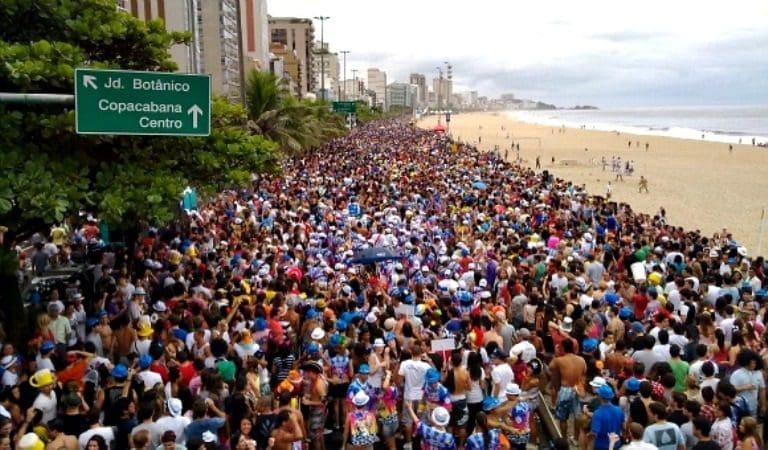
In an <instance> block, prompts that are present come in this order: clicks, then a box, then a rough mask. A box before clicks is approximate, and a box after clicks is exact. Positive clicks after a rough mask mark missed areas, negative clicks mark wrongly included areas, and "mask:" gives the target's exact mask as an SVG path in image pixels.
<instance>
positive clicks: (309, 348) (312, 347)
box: [307, 342, 320, 353]
mask: <svg viewBox="0 0 768 450" xmlns="http://www.w3.org/2000/svg"><path fill="white" fill-rule="evenodd" d="M319 351H320V346H319V345H317V342H310V343H309V345H307V353H317V352H319Z"/></svg>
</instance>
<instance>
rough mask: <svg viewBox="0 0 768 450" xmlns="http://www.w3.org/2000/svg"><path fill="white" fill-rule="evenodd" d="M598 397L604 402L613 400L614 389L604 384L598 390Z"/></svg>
mask: <svg viewBox="0 0 768 450" xmlns="http://www.w3.org/2000/svg"><path fill="white" fill-rule="evenodd" d="M597 395H598V396H599V397H600V398H602V399H603V400H613V397H614V394H613V388H611V387H610V386H608V385H607V384H604V385H602V386H600V387H599V388H597Z"/></svg>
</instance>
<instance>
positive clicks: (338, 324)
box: [336, 320, 347, 331]
mask: <svg viewBox="0 0 768 450" xmlns="http://www.w3.org/2000/svg"><path fill="white" fill-rule="evenodd" d="M336 329H337V330H339V331H344V330H346V329H347V322H345V321H343V320H337V321H336Z"/></svg>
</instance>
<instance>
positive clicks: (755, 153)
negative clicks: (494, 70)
mask: <svg viewBox="0 0 768 450" xmlns="http://www.w3.org/2000/svg"><path fill="white" fill-rule="evenodd" d="M436 124H437V117H436V116H431V117H426V118H423V119H422V120H420V121H419V126H422V127H430V128H431V127H434V126H435V125H436ZM502 127H504V129H503V130H502ZM449 133H450V134H451V136H452V137H454V138H456V139H459V140H461V141H464V142H471V143H475V144H477V145H478V146H479V147H480V148H482V149H484V150H492V149H494V147H495V146H498V147H499V149H500V151H501V153H502V154H504V150H505V149H510V146H511V144H512V143H513V142H514V143H515V144H519V145H520V152H519V157H520V158H521V159H522V160H523V164H527V165H530V166H532V167H533V166H534V165H535V161H536V158H537V156H538V157H540V161H541V170H549V171H550V173H552V174H554V175H555V176H556V177H559V178H563V179H566V180H572V181H573V182H575V183H578V184H584V185H586V187H587V189H588V190H589V192H590V193H593V194H598V195H603V196H604V195H605V194H606V191H607V185H608V181H611V184H612V195H611V198H612V199H614V200H616V201H619V202H627V203H629V204H631V205H632V208H633V209H635V210H636V211H642V212H645V213H649V214H655V213H657V212H658V210H659V207H661V206H663V207H664V208H665V209H666V211H667V220H668V223H670V224H672V225H677V226H683V227H685V228H686V229H698V230H701V231H702V232H703V233H705V234H706V235H709V236H711V235H712V234H713V233H715V232H722V229H723V228H727V229H728V231H730V232H731V233H733V236H734V238H735V239H736V240H737V241H738V242H739V243H741V244H742V245H745V246H746V247H747V250H748V251H749V254H750V256H754V255H756V253H757V251H758V245H759V241H760V236H759V235H760V230H759V228H760V217H761V212H762V210H763V208H764V207H767V206H768V205H767V203H768V173H767V172H768V149H765V148H759V147H752V146H751V145H736V144H734V145H733V151H730V150H729V145H728V144H724V143H719V142H707V141H700V140H690V139H675V138H668V137H657V136H640V135H631V134H625V133H621V134H617V133H615V132H606V131H595V130H583V129H577V128H563V129H557V128H552V127H549V126H543V125H535V124H529V123H524V122H520V121H516V120H513V119H511V118H510V117H509V116H508V115H507V114H506V113H504V112H496V113H467V114H454V115H452V117H451V122H450V129H449ZM478 141H480V142H479V143H478ZM630 141H631V142H632V145H631V147H629V146H628V142H630ZM638 143H639V145H638ZM646 143H648V150H647V151H646V148H645V144H646ZM517 156H518V155H517V152H516V151H512V150H510V151H509V152H508V159H509V160H514V159H515V158H516V157H517ZM603 157H604V158H605V159H606V161H607V162H608V164H607V167H606V168H605V171H604V170H603V165H602V163H601V160H602V158H603ZM612 157H621V160H622V162H625V161H627V160H630V161H632V162H633V165H634V169H635V170H634V174H632V175H624V181H623V182H622V181H617V180H616V175H615V174H614V173H613V172H612V171H611V158H612ZM553 158H554V163H553V162H552V160H553ZM640 176H644V177H645V178H647V179H648V190H649V193H645V192H643V193H639V192H638V187H639V180H640ZM767 214H768V213H767ZM766 220H767V221H768V218H766ZM766 228H768V226H766ZM762 234H763V249H762V250H763V252H764V251H765V249H766V245H768V242H767V241H766V238H767V235H768V231H765V230H764V231H763V233H762Z"/></svg>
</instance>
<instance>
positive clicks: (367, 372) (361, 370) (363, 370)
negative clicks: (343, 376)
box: [357, 364, 371, 375]
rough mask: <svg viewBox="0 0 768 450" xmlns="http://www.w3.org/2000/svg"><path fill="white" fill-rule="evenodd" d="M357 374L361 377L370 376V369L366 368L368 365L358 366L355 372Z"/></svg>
mask: <svg viewBox="0 0 768 450" xmlns="http://www.w3.org/2000/svg"><path fill="white" fill-rule="evenodd" d="M357 373H359V374H362V375H370V373H371V368H370V367H368V364H360V368H359V369H358V370H357Z"/></svg>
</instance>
